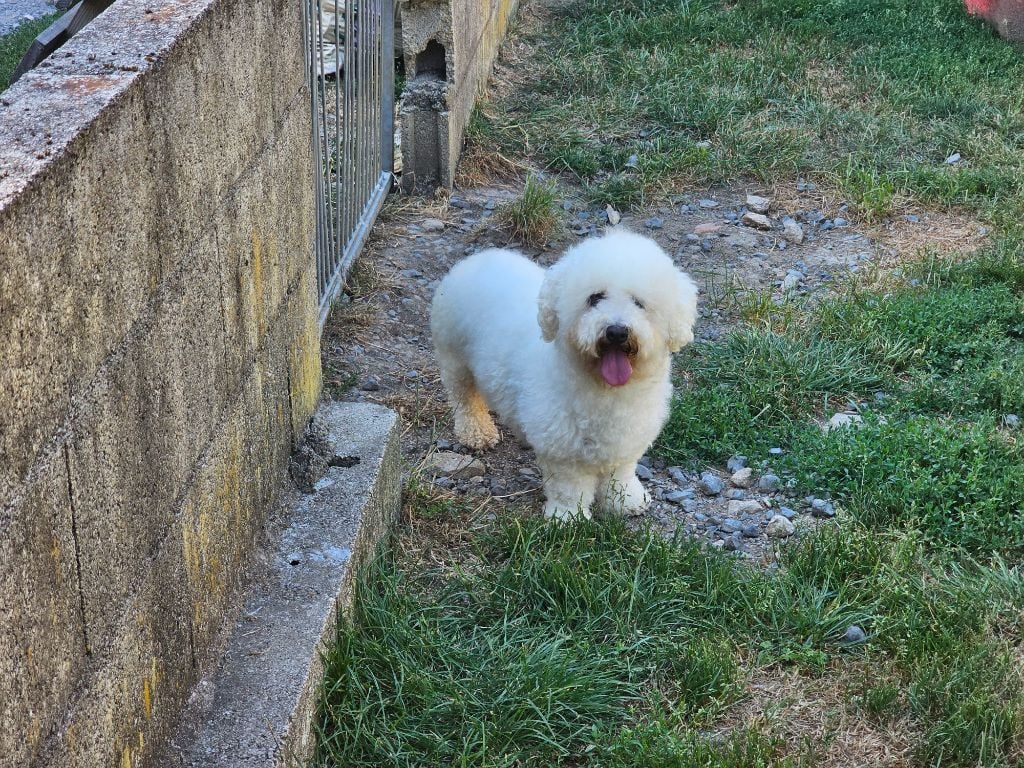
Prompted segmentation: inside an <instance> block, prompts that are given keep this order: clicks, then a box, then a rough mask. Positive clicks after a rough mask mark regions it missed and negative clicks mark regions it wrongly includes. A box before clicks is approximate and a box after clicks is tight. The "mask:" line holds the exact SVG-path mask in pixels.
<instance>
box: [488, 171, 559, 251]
mask: <svg viewBox="0 0 1024 768" xmlns="http://www.w3.org/2000/svg"><path fill="white" fill-rule="evenodd" d="M556 194H557V188H556V187H555V184H554V183H553V182H543V181H541V180H540V179H538V178H537V177H536V176H533V175H531V176H529V177H528V178H527V179H526V185H525V186H524V187H523V193H522V194H521V195H520V196H519V197H518V198H516V199H515V200H513V201H511V202H509V203H506V204H504V205H503V206H501V208H499V209H498V210H497V211H496V212H495V215H494V218H495V222H496V223H497V224H498V225H499V226H500V227H501V228H502V229H504V230H505V231H506V232H507V233H508V234H509V236H510V237H512V238H514V239H516V240H520V241H522V242H523V243H526V244H527V245H543V244H544V243H546V242H547V241H548V239H549V238H550V237H551V236H552V235H553V234H554V233H555V232H556V231H557V230H558V226H559V223H560V220H559V218H558V213H557V211H556V208H555V197H556Z"/></svg>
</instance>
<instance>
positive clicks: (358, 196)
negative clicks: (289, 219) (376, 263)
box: [346, 0, 366, 258]
mask: <svg viewBox="0 0 1024 768" xmlns="http://www.w3.org/2000/svg"><path fill="white" fill-rule="evenodd" d="M354 2H357V3H358V5H357V6H356V9H357V10H358V12H359V13H358V14H357V16H356V27H357V29H356V76H355V78H354V83H353V87H354V88H355V89H356V134H355V139H356V147H357V154H356V157H355V164H354V166H355V167H354V171H355V173H354V177H355V183H354V184H353V187H354V189H353V198H354V202H355V205H356V209H357V211H358V213H357V216H359V217H361V216H362V213H363V207H364V205H365V198H366V190H365V189H364V187H363V184H364V180H363V156H364V154H365V153H366V135H365V133H366V131H365V127H364V119H365V112H366V88H365V87H364V86H365V83H364V79H365V78H366V64H365V59H366V36H365V33H366V8H365V7H364V6H363V3H362V1H361V0H354ZM348 256H349V254H346V258H347V257H348Z"/></svg>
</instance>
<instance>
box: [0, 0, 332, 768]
mask: <svg viewBox="0 0 1024 768" xmlns="http://www.w3.org/2000/svg"><path fill="white" fill-rule="evenodd" d="M301 29H302V27H301V6H300V4H299V3H297V2H294V0H120V2H118V3H117V4H115V5H114V6H113V7H111V8H110V9H109V10H107V11H106V12H105V13H104V14H103V15H102V16H101V17H100V18H99V19H97V20H96V21H95V22H93V24H92V25H90V26H89V27H88V28H86V30H84V31H83V32H82V33H81V34H80V35H79V36H78V37H76V38H75V40H73V41H72V42H71V43H70V44H69V45H68V46H66V47H65V48H64V49H62V50H61V51H59V52H58V53H57V54H55V56H54V57H53V58H52V60H51V61H49V62H46V63H45V64H46V65H45V66H43V67H41V68H40V69H37V70H36V71H34V72H32V73H29V74H28V75H26V76H25V77H24V78H22V80H21V81H19V82H18V83H17V85H15V86H14V87H13V88H12V89H10V90H9V91H7V92H4V93H3V94H0V723H3V725H4V727H3V728H0V764H2V765H3V766H5V767H6V766H8V765H11V766H15V765H16V766H22V767H26V766H47V768H56V767H58V766H82V767H83V768H86V767H87V768H99V767H100V766H119V768H128V767H129V766H138V765H144V764H146V762H147V759H148V757H149V755H150V754H151V753H152V751H153V750H154V748H158V747H159V745H160V742H161V741H162V740H164V739H165V737H166V734H167V733H168V729H169V728H170V727H171V726H172V725H173V723H174V721H175V720H176V717H177V714H178V712H179V711H180V709H181V707H182V705H183V703H184V702H183V699H184V697H185V696H186V695H187V692H188V691H189V688H190V686H191V684H192V683H193V682H194V681H195V680H196V679H197V677H198V675H199V673H200V672H201V671H203V668H204V666H208V664H209V660H210V658H211V656H212V654H211V651H212V649H213V648H214V647H215V646H216V644H217V641H218V638H219V634H220V627H221V626H222V623H223V620H224V618H225V616H226V613H228V612H230V605H231V597H232V592H233V590H234V589H235V587H236V585H237V582H238V579H239V575H240V573H241V572H242V571H243V570H244V566H245V563H246V559H247V555H248V553H249V552H250V550H251V548H252V546H253V543H254V541H255V539H256V537H257V536H258V535H259V532H260V528H261V525H262V523H263V522H264V520H265V512H266V510H267V509H268V508H269V506H270V505H271V504H272V502H273V499H274V496H275V494H276V492H277V489H278V487H279V485H280V482H281V480H282V478H283V477H284V473H285V469H286V464H287V458H288V455H289V453H290V451H291V447H292V445H293V443H294V441H295V440H296V439H297V436H298V435H299V434H300V433H301V431H302V429H303V427H304V425H305V424H306V422H307V419H308V417H309V415H310V414H311V412H312V410H313V407H314V404H315V401H316V399H317V396H318V393H319V388H320V372H319V370H320V365H319V333H318V329H317V325H316V317H317V312H316V293H315V291H316V289H315V279H314V278H315V272H314V270H315V266H314V260H313V255H312V253H313V252H312V246H313V242H312V237H313V232H314V225H313V216H314V207H313V198H312V183H311V178H312V168H311V163H312V156H311V151H310V139H309V124H308V109H307V99H308V95H307V91H306V87H305V84H304V74H303V66H304V65H303V51H302V44H301Z"/></svg>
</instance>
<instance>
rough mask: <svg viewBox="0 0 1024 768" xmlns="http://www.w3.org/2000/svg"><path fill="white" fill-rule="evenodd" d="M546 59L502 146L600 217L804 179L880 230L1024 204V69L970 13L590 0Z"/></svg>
mask: <svg viewBox="0 0 1024 768" xmlns="http://www.w3.org/2000/svg"><path fill="white" fill-rule="evenodd" d="M532 44H533V47H534V55H533V57H532V60H531V61H532V66H533V67H534V71H532V72H531V76H530V78H529V83H528V84H527V85H526V86H524V87H523V88H521V89H520V90H519V91H517V92H516V93H514V94H513V95H511V96H509V97H506V98H503V99H502V100H501V101H500V102H497V103H495V104H494V105H492V109H491V110H490V113H491V114H492V119H491V122H492V125H491V128H490V131H489V134H490V136H492V137H497V138H499V139H500V140H502V141H503V143H504V144H505V146H506V147H507V149H508V150H509V151H517V150H518V151H520V152H524V153H526V154H529V155H532V156H533V157H534V159H535V160H536V161H537V162H539V163H541V164H542V165H543V166H545V167H547V168H549V169H552V170H556V171H564V172H566V173H568V174H570V175H572V176H574V177H576V178H577V179H578V180H579V181H580V182H581V183H582V184H583V186H584V187H585V188H586V189H587V191H588V192H589V194H590V196H591V197H592V199H593V200H594V202H596V203H602V204H603V203H606V202H610V203H612V204H614V205H616V206H620V207H623V206H628V205H632V204H636V203H638V202H640V201H641V200H642V199H643V197H644V194H645V193H646V192H648V191H650V190H652V189H653V190H655V191H657V190H661V189H664V188H665V186H666V185H669V184H672V183H673V182H675V181H679V180H687V181H690V182H694V183H718V182H723V181H728V180H732V179H737V178H739V177H751V176H752V177H755V178H758V179H761V180H765V181H774V180H779V179H791V178H793V177H794V176H797V175H804V176H807V177H811V178H815V179H817V180H819V182H822V183H826V184H830V185H833V186H835V187H837V188H839V189H840V190H841V191H842V192H843V193H844V194H845V195H846V196H847V197H848V199H849V201H850V202H851V203H852V204H853V205H854V206H855V208H856V209H858V210H859V211H860V212H861V213H862V214H863V215H864V216H865V217H867V218H878V217H884V216H885V215H886V214H887V213H888V212H889V211H891V210H892V208H893V206H894V205H895V204H896V203H897V202H898V201H899V199H901V198H910V199H917V200H919V201H923V202H927V203H942V204H951V205H953V204H965V203H966V204H971V205H980V206H982V207H988V206H990V205H993V204H995V205H998V206H1008V207H1013V208H1016V209H1019V208H1020V204H1021V199H1022V196H1024V152H1022V149H1024V143H1022V142H1024V139H1022V137H1024V90H1022V89H1021V88H1020V87H1019V83H1020V82H1022V80H1024V57H1021V56H1020V55H1019V52H1018V51H1017V50H1016V49H1014V48H1013V47H1012V46H1010V45H1008V44H1006V43H1005V42H1002V41H1000V40H998V39H997V38H996V37H995V36H994V35H993V34H992V32H991V31H990V29H989V28H988V27H986V26H985V25H984V23H982V22H980V21H978V20H976V19H971V18H969V17H968V16H967V15H966V14H965V13H964V11H963V7H962V3H961V2H960V0H939V1H938V2H933V1H932V0H907V1H906V2H901V3H898V4H893V3H891V2H887V1H885V0H741V1H740V2H737V3H731V4H724V3H720V2H715V1H714V0H688V1H686V2H680V1H679V0H625V1H623V0H578V2H575V3H571V4H569V5H568V6H566V7H565V8H564V9H563V10H560V11H557V12H556V13H555V15H554V18H553V19H551V20H550V21H549V22H548V23H547V24H546V25H545V26H544V27H543V28H542V29H541V30H539V32H538V34H537V37H536V38H535V39H534V40H533V41H532ZM954 151H959V152H960V153H961V154H962V156H963V157H964V158H965V162H964V163H961V164H960V165H957V166H948V165H946V163H945V159H946V158H947V157H948V156H949V155H950V154H951V153H952V152H954ZM630 158H633V159H634V160H635V162H633V163H631V162H630Z"/></svg>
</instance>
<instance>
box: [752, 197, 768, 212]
mask: <svg viewBox="0 0 1024 768" xmlns="http://www.w3.org/2000/svg"><path fill="white" fill-rule="evenodd" d="M771 205H772V201H771V200H769V199H768V198H767V197H761V196H760V195H747V208H749V209H750V210H752V211H753V212H754V213H768V209H769V208H770V207H771Z"/></svg>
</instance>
